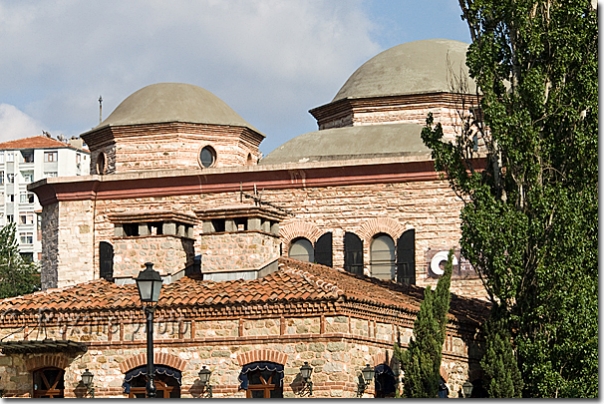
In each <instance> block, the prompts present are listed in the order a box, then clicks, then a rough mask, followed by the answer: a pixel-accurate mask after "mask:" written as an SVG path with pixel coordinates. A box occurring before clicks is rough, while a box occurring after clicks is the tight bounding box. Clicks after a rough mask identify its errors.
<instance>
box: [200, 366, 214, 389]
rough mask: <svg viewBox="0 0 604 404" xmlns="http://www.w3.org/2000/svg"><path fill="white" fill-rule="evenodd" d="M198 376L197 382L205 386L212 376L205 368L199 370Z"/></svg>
mask: <svg viewBox="0 0 604 404" xmlns="http://www.w3.org/2000/svg"><path fill="white" fill-rule="evenodd" d="M198 375H199V382H200V383H201V384H202V385H204V386H205V385H206V384H208V382H209V381H210V376H211V375H212V371H211V370H210V369H207V368H206V367H205V366H203V367H202V368H201V370H200V371H199V373H198Z"/></svg>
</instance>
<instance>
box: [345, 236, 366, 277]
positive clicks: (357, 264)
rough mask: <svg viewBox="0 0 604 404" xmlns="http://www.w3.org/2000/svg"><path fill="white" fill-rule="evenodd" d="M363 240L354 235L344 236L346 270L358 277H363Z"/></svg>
mask: <svg viewBox="0 0 604 404" xmlns="http://www.w3.org/2000/svg"><path fill="white" fill-rule="evenodd" d="M363 267H364V262H363V240H361V239H360V238H359V236H357V235H356V234H354V233H350V232H346V233H345V234H344V269H345V270H346V271H348V272H350V273H353V274H356V275H363Z"/></svg>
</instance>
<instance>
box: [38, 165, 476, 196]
mask: <svg viewBox="0 0 604 404" xmlns="http://www.w3.org/2000/svg"><path fill="white" fill-rule="evenodd" d="M484 164H485V161H484V160H479V161H476V164H475V167H480V166H484ZM441 178H442V177H441V174H440V173H438V172H436V171H435V170H434V163H433V162H432V161H429V160H428V161H426V160H423V161H408V162H400V161H399V162H391V161H388V160H387V159H386V161H384V162H379V161H377V162H374V163H373V164H358V165H354V164H350V165H349V164H338V165H336V164H333V163H332V164H316V165H308V166H305V165H304V164H288V165H278V166H253V167H249V168H247V169H242V168H238V169H216V170H204V171H203V172H201V171H197V170H186V171H165V172H164V171H162V172H135V173H128V174H115V175H107V176H98V175H91V176H86V177H65V178H58V177H57V178H45V179H43V180H40V181H37V182H35V183H33V184H30V185H29V186H28V190H30V191H32V192H35V193H36V194H37V196H38V199H39V200H40V203H41V204H42V206H47V205H50V204H53V203H56V202H58V201H84V200H94V199H97V200H110V199H131V198H147V197H168V196H177V195H199V194H208V193H222V192H238V191H240V190H243V191H246V192H249V191H252V190H253V189H254V185H255V186H256V188H257V189H264V190H278V189H292V188H313V187H328V186H351V185H367V184H375V183H397V182H411V181H436V180H439V179H441Z"/></svg>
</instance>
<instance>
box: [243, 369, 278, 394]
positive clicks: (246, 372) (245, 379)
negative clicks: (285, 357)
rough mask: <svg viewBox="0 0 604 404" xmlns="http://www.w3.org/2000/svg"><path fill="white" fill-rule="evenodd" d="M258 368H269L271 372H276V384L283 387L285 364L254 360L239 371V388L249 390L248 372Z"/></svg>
mask: <svg viewBox="0 0 604 404" xmlns="http://www.w3.org/2000/svg"><path fill="white" fill-rule="evenodd" d="M256 370H261V371H262V370H268V371H269V372H276V375H275V377H276V380H273V384H274V385H275V386H279V387H283V375H284V373H283V365H280V364H278V363H273V362H252V363H250V364H247V365H245V366H244V367H243V368H242V369H241V373H239V377H238V378H239V390H247V387H248V385H249V381H248V378H247V374H248V373H250V372H254V371H256Z"/></svg>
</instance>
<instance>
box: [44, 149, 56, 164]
mask: <svg viewBox="0 0 604 404" xmlns="http://www.w3.org/2000/svg"><path fill="white" fill-rule="evenodd" d="M57 160H58V152H56V151H47V152H44V162H46V163H54V162H55V161H57Z"/></svg>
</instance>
